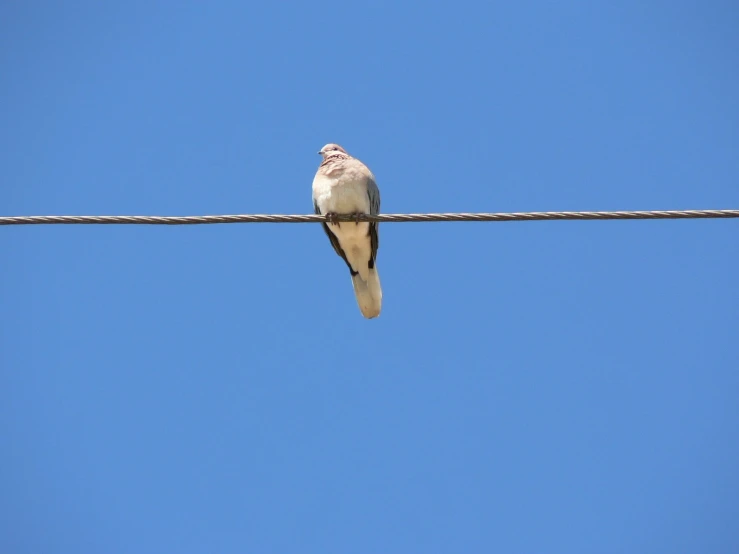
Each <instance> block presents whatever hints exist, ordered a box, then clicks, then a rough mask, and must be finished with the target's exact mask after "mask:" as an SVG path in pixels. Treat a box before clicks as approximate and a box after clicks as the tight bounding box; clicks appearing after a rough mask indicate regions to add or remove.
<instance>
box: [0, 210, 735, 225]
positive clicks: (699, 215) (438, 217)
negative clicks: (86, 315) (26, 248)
mask: <svg viewBox="0 0 739 554" xmlns="http://www.w3.org/2000/svg"><path fill="white" fill-rule="evenodd" d="M714 218H739V210H669V211H636V212H625V211H619V212H513V213H437V214H379V215H366V214H360V215H358V216H355V215H339V216H337V217H336V218H335V219H333V220H331V219H329V217H328V216H325V215H267V214H251V215H189V216H157V215H31V216H14V217H0V225H207V224H214V223H326V222H328V221H338V222H345V221H348V222H354V221H377V222H388V223H390V222H395V223H410V222H424V221H548V220H593V219H599V220H608V219H611V220H613V219H714Z"/></svg>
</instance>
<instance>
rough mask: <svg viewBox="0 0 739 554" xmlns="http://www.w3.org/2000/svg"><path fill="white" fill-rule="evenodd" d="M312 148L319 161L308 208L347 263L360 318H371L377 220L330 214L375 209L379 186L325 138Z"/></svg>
mask: <svg viewBox="0 0 739 554" xmlns="http://www.w3.org/2000/svg"><path fill="white" fill-rule="evenodd" d="M318 153H319V154H320V155H321V156H322V157H323V160H322V161H321V165H320V166H319V167H318V171H317V172H316V176H315V178H314V179H313V208H314V210H315V213H317V214H320V215H325V216H327V219H328V220H329V221H328V222H327V223H322V226H323V230H324V231H325V232H326V235H327V236H328V238H329V240H330V241H331V246H333V248H334V250H335V251H336V253H337V254H338V255H339V257H341V259H343V260H344V262H345V263H346V265H347V267H348V268H349V273H350V274H351V278H352V286H353V287H354V295H355V296H356V298H357V304H358V305H359V310H360V311H361V312H362V315H363V316H364V317H365V318H367V319H372V318H375V317H377V316H379V315H380V310H381V309H382V288H381V286H380V275H379V274H378V273H377V264H376V262H377V249H378V248H379V246H380V240H379V234H378V231H379V229H378V228H379V223H376V222H367V221H359V220H357V221H356V222H344V221H342V222H339V221H336V220H335V218H336V216H337V215H345V214H351V215H358V214H370V215H376V214H378V213H380V189H379V188H377V183H376V182H375V176H374V175H373V174H372V172H371V171H370V169H369V168H368V167H367V166H366V165H364V163H362V162H361V161H359V160H358V159H357V158H354V157H352V156H351V155H349V154H348V153H347V151H346V150H344V148H342V147H341V146H339V145H338V144H334V143H329V144H327V145H325V146H324V147H323V148H321V149H320V150H319V151H318Z"/></svg>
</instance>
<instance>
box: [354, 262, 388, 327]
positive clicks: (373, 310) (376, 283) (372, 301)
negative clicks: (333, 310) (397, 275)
mask: <svg viewBox="0 0 739 554" xmlns="http://www.w3.org/2000/svg"><path fill="white" fill-rule="evenodd" d="M352 284H353V285H354V295H355V296H356V297H357V304H359V310H360V311H361V312H362V315H363V316H364V317H366V318H367V319H372V318H373V317H377V316H378V315H380V310H381V309H382V288H381V287H380V276H379V274H378V273H377V268H372V269H370V270H369V272H368V273H367V280H366V281H365V280H363V279H362V276H361V275H360V274H359V273H357V274H356V275H352Z"/></svg>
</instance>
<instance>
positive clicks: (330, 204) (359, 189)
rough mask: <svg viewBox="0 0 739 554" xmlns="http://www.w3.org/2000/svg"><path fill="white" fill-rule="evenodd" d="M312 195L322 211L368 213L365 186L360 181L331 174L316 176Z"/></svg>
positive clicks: (367, 197) (367, 198) (368, 207)
mask: <svg viewBox="0 0 739 554" xmlns="http://www.w3.org/2000/svg"><path fill="white" fill-rule="evenodd" d="M313 197H314V199H315V201H316V203H317V204H318V207H319V208H320V209H321V212H322V213H326V212H335V213H355V212H360V213H369V209H370V206H369V196H368V195H367V187H366V186H365V185H364V184H363V183H360V182H357V181H353V180H348V179H344V178H341V177H338V178H336V177H332V176H324V175H321V176H317V177H316V178H315V180H314V181H313Z"/></svg>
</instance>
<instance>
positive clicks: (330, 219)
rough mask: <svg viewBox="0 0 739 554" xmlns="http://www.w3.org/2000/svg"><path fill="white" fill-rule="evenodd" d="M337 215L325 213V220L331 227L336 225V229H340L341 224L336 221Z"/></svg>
mask: <svg viewBox="0 0 739 554" xmlns="http://www.w3.org/2000/svg"><path fill="white" fill-rule="evenodd" d="M338 217H339V214H337V213H336V212H326V219H327V220H328V222H329V223H331V224H332V225H336V226H337V227H341V222H340V221H338Z"/></svg>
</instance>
